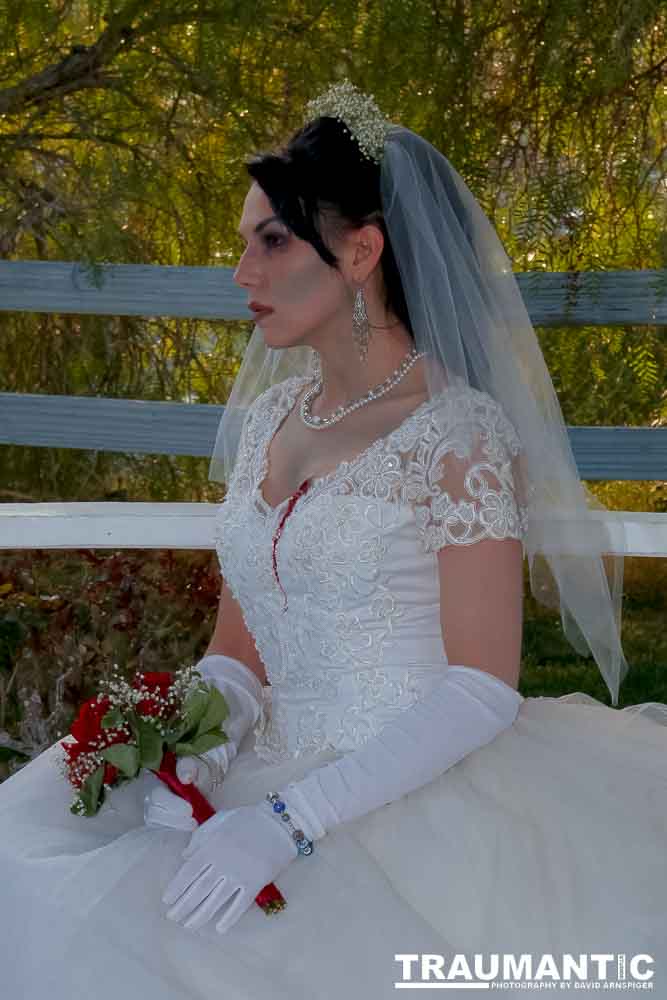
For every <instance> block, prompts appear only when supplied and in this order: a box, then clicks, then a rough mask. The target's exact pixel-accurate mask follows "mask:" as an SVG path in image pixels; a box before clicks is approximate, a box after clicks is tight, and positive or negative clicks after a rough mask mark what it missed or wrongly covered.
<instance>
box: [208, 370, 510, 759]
mask: <svg viewBox="0 0 667 1000" xmlns="http://www.w3.org/2000/svg"><path fill="white" fill-rule="evenodd" d="M305 381H306V378H305V377H300V376H298V377H297V376H294V377H292V378H289V379H286V380H285V381H284V382H281V383H279V384H277V385H274V386H272V387H271V388H269V389H268V390H267V391H266V392H264V393H263V394H262V395H261V396H260V397H258V399H257V400H256V401H255V402H254V404H253V405H252V406H251V407H250V409H249V411H248V414H247V415H246V419H245V422H244V425H243V431H242V434H241V440H240V443H239V450H238V455H237V459H236V464H235V467H234V474H233V476H232V478H231V482H230V484H229V489H228V492H227V495H226V497H225V500H224V501H223V503H222V504H221V506H220V509H219V513H218V517H217V520H216V550H217V553H218V557H219V560H220V566H221V571H222V574H223V577H224V578H225V580H226V582H227V583H228V585H229V587H230V589H231V591H232V593H233V594H234V597H235V598H236V600H237V601H238V602H239V605H240V607H241V609H242V611H243V616H244V620H245V622H246V625H247V628H248V630H249V631H250V633H251V634H252V636H253V638H254V641H255V645H256V647H257V650H258V652H259V654H260V656H261V658H262V661H263V663H264V664H265V667H266V671H267V676H268V679H269V681H270V685H268V686H267V687H266V688H265V703H264V710H263V712H262V715H261V717H260V719H259V721H258V723H257V726H256V728H255V749H256V751H257V753H258V754H259V755H260V756H261V757H262V758H263V759H265V760H268V761H277V760H284V759H287V758H290V757H294V756H299V755H300V754H303V753H306V752H308V753H311V752H317V751H323V750H328V751H331V750H333V751H341V752H343V751H346V750H350V749H354V748H356V747H358V746H360V745H362V744H363V743H364V742H365V741H366V740H367V739H368V738H369V737H370V736H373V735H375V734H377V733H379V732H380V730H381V729H382V727H383V726H384V725H385V724H386V723H387V722H388V721H389V720H390V719H391V718H393V717H394V716H395V715H396V714H397V713H398V712H400V711H402V710H403V709H405V708H408V707H409V706H410V705H412V704H414V702H415V701H419V700H421V699H422V698H423V697H425V695H426V694H427V693H428V692H429V690H431V688H432V687H433V685H434V684H435V683H437V681H438V680H439V679H440V678H441V677H442V673H443V671H444V670H446V669H447V657H446V652H445V646H444V643H443V638H442V633H441V624H440V592H439V576H438V561H437V557H436V552H437V550H438V549H439V548H441V547H442V546H444V545H470V544H473V543H474V542H476V541H478V540H480V539H482V538H497V539H502V538H519V539H521V540H523V538H524V536H525V530H526V512H525V509H524V508H523V507H522V506H521V505H520V504H519V503H518V502H517V497H516V495H515V489H514V480H513V475H512V463H513V460H514V459H515V458H516V456H517V455H518V454H519V450H520V443H519V440H518V437H517V435H516V432H515V430H514V428H513V427H512V425H511V424H510V422H509V421H508V419H507V417H506V416H505V415H504V413H503V412H502V410H501V408H500V407H499V406H498V404H497V403H495V402H494V400H492V399H491V398H490V397H489V396H488V395H486V394H485V393H482V392H478V391H476V390H473V389H470V388H469V387H465V386H463V385H462V384H461V385H458V384H455V385H454V386H450V387H448V388H447V389H446V390H444V391H443V392H442V393H441V394H440V395H439V396H436V397H434V398H433V399H428V400H426V401H425V402H424V403H422V404H421V405H420V406H418V407H417V409H416V410H414V411H413V412H412V413H411V414H409V415H408V417H407V418H406V419H404V420H403V421H402V422H401V424H400V425H399V426H398V427H397V428H396V429H395V430H394V431H392V432H391V433H389V434H387V435H385V436H383V437H381V438H379V439H378V440H376V441H375V442H373V444H371V445H370V446H369V447H368V448H366V449H365V450H364V451H363V452H362V453H361V454H360V455H358V456H356V457H355V458H352V459H351V460H349V461H344V462H341V463H340V464H339V465H338V466H337V467H336V468H335V469H334V470H333V471H332V472H331V473H329V474H328V475H325V476H322V477H319V478H313V479H311V480H309V481H308V484H307V489H306V490H305V491H304V492H300V493H298V494H295V495H294V496H293V497H292V498H286V499H285V500H284V501H283V503H281V504H278V506H277V507H273V508H272V507H270V506H269V505H268V504H267V503H266V502H265V500H264V498H263V496H262V492H261V483H262V481H263V479H264V477H265V476H266V474H267V469H268V458H267V455H268V450H269V444H270V442H271V439H272V437H273V435H274V434H275V432H276V430H277V428H278V427H279V426H280V424H281V422H282V420H283V418H284V417H285V416H286V415H287V413H288V412H289V411H290V409H291V408H292V406H293V405H294V403H295V400H296V397H297V396H298V394H299V391H300V390H301V388H302V387H303V385H304V382H305Z"/></svg>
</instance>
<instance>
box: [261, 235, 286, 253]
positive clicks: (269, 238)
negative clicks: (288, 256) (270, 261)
mask: <svg viewBox="0 0 667 1000" xmlns="http://www.w3.org/2000/svg"><path fill="white" fill-rule="evenodd" d="M262 239H263V240H264V245H265V246H266V247H268V248H269V249H270V250H273V249H275V248H277V247H280V246H283V244H284V243H287V237H285V236H283V235H282V233H264V234H263V237H262Z"/></svg>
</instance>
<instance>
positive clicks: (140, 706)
mask: <svg viewBox="0 0 667 1000" xmlns="http://www.w3.org/2000/svg"><path fill="white" fill-rule="evenodd" d="M173 683H174V675H173V674H170V673H168V672H167V671H166V670H162V671H160V670H152V671H148V672H147V673H145V674H137V675H136V677H135V678H134V680H133V681H132V687H133V688H135V689H136V690H147V691H148V692H149V694H148V697H146V698H142V699H141V701H140V702H138V703H137V712H138V713H139V715H150V716H156V715H164V714H167V713H168V706H166V705H164V704H161V703H160V701H159V700H158V699H163V698H166V697H167V693H168V691H169V688H170V687H171V685H172V684H173ZM151 696H152V697H151Z"/></svg>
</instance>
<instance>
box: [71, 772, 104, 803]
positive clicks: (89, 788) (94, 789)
mask: <svg viewBox="0 0 667 1000" xmlns="http://www.w3.org/2000/svg"><path fill="white" fill-rule="evenodd" d="M103 780H104V764H100V766H99V767H98V768H96V769H95V770H94V771H93V773H92V774H89V775H88V777H87V778H86V779H85V781H84V782H83V784H82V785H81V789H80V790H79V795H78V801H79V802H80V803H81V805H82V806H83V814H84V816H94V815H95V813H96V812H97V810H98V809H99V808H100V806H101V805H102V802H104V789H103V788H102V784H103ZM71 811H72V812H76V814H77V815H80V812H79V810H78V809H77V808H76V803H75V804H74V805H73V806H72V808H71Z"/></svg>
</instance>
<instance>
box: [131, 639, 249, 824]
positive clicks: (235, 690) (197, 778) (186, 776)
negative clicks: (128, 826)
mask: <svg viewBox="0 0 667 1000" xmlns="http://www.w3.org/2000/svg"><path fill="white" fill-rule="evenodd" d="M197 670H198V671H199V673H200V674H201V675H202V677H203V679H204V680H205V681H209V682H210V683H212V684H215V686H216V687H217V688H218V690H219V691H220V692H221V694H222V695H223V697H224V699H225V701H226V702H227V705H228V706H229V715H228V716H227V718H226V719H225V720H224V722H223V723H222V728H223V729H224V731H225V733H226V734H227V736H228V737H229V739H228V740H227V742H226V743H223V744H222V745H221V746H219V747H214V749H213V750H208V751H207V752H206V753H204V754H201V756H199V757H179V759H178V761H177V763H176V776H177V778H179V780H180V781H182V782H184V783H185V784H190V782H193V783H194V784H195V785H196V786H197V788H198V789H199V791H200V792H201V793H202V795H204V796H206V797H207V798H208V796H209V795H210V793H211V792H212V791H213V789H214V788H216V787H217V786H218V785H219V784H220V783H221V781H222V778H223V777H224V775H225V774H226V773H227V771H228V770H229V765H230V764H231V762H232V761H233V759H234V757H236V755H237V753H238V749H239V746H240V745H241V741H242V740H243V737H244V736H245V734H246V733H247V732H248V730H249V729H250V727H251V726H254V725H255V724H256V722H257V720H258V719H259V717H260V714H261V711H262V685H261V682H260V680H259V678H258V677H257V676H256V675H255V674H254V673H253V672H252V670H250V669H249V668H248V667H246V666H245V664H243V663H241V661H240V660H235V659H233V658H232V657H231V656H225V655H223V654H221V653H210V654H209V655H208V656H205V657H204V658H203V659H202V660H200V662H199V663H198V664H197ZM151 778H152V779H153V781H152V786H153V787H152V788H151V791H150V793H149V794H148V795H146V797H145V799H144V821H145V823H146V825H147V826H167V827H170V828H172V829H176V830H194V829H195V827H196V826H197V823H196V821H195V819H194V817H193V816H192V807H191V806H190V805H189V803H187V802H185V800H184V799H181V798H180V797H179V796H178V795H174V793H173V792H171V791H170V790H169V789H168V788H167V787H166V785H164V784H163V783H162V782H161V781H160V779H159V778H155V776H154V775H151Z"/></svg>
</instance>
